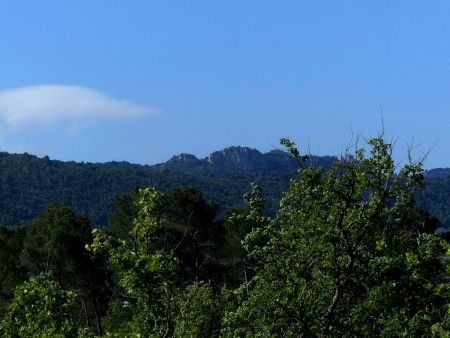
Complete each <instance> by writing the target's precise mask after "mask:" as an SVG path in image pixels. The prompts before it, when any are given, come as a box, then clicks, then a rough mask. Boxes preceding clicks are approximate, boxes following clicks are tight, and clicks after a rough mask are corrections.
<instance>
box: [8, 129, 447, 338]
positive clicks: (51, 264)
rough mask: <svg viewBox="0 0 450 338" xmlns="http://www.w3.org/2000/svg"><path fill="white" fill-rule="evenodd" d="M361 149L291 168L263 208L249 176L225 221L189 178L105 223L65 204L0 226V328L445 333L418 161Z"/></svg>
mask: <svg viewBox="0 0 450 338" xmlns="http://www.w3.org/2000/svg"><path fill="white" fill-rule="evenodd" d="M369 146H370V149H371V151H370V154H369V155H364V152H362V151H358V152H357V161H355V160H352V159H349V158H347V159H341V160H339V161H335V162H334V164H333V166H332V167H331V168H328V169H324V168H314V167H312V166H305V167H304V168H301V169H300V173H299V175H298V177H297V178H296V179H294V180H292V181H291V184H290V186H289V188H288V189H287V190H286V191H285V193H284V194H283V198H282V200H281V202H280V204H279V208H278V211H277V214H276V215H275V216H273V217H267V216H265V215H264V213H263V210H264V204H265V202H264V197H263V196H262V194H261V192H262V190H261V187H259V186H258V185H256V184H251V186H250V187H249V189H248V192H247V193H246V194H245V195H244V200H245V205H244V206H243V207H242V208H234V209H229V210H227V211H226V217H225V218H224V220H218V219H217V217H216V215H217V214H216V213H217V206H216V205H214V204H211V203H208V202H207V201H205V200H204V198H203V196H202V193H201V192H200V191H198V190H195V189H187V188H183V189H181V188H179V189H173V190H170V191H168V192H165V193H163V192H159V191H157V190H155V189H154V188H151V187H146V188H141V189H138V190H136V191H135V192H134V193H133V194H132V195H131V196H128V197H122V198H121V199H119V200H118V203H117V207H116V209H115V211H114V216H113V218H112V220H113V222H112V223H111V225H110V226H109V227H108V228H105V229H99V228H95V229H92V227H91V224H90V222H89V219H88V218H87V217H85V216H83V215H79V214H77V213H75V212H74V211H73V210H71V209H70V208H69V207H67V206H65V205H60V204H59V205H53V206H51V207H49V208H48V209H46V210H45V211H44V212H43V213H42V214H41V215H39V216H38V217H36V218H35V219H34V220H33V221H31V222H30V223H29V224H27V225H26V226H18V227H13V228H6V227H3V226H0V336H2V337H20V338H22V337H24V338H25V337H34V336H39V337H73V338H81V337H83V338H86V337H100V336H108V337H180V338H181V337H183V338H184V337H198V338H203V337H224V338H227V337H230V338H231V337H398V336H400V337H448V336H449V334H450V318H449V315H448V304H449V303H450V287H449V284H448V271H449V268H450V266H449V261H447V260H445V259H442V257H443V256H444V255H448V253H449V252H450V246H449V244H448V242H446V241H445V240H444V239H443V238H441V237H439V236H437V235H435V230H436V226H437V223H436V221H435V219H433V218H432V217H430V215H429V214H428V213H427V212H426V211H424V210H423V209H422V208H421V207H419V206H418V205H417V204H416V202H415V198H414V197H415V193H416V192H417V191H418V190H420V189H421V187H422V185H423V179H424V176H423V171H422V169H421V164H420V163H417V164H408V165H406V166H405V167H403V168H402V169H401V170H400V171H399V172H396V171H395V170H396V168H397V167H396V165H395V163H394V161H393V160H392V158H391V157H390V155H389V154H390V150H391V145H390V144H386V143H385V142H384V141H383V140H382V139H380V138H377V139H372V140H370V141H369ZM287 147H288V149H289V150H290V152H291V153H292V154H293V155H295V156H296V158H297V159H298V160H301V159H302V157H301V156H298V151H297V150H296V149H295V145H294V144H293V143H287ZM35 160H36V159H35ZM72 165H74V164H72Z"/></svg>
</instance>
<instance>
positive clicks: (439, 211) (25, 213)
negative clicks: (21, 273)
mask: <svg viewBox="0 0 450 338" xmlns="http://www.w3.org/2000/svg"><path fill="white" fill-rule="evenodd" d="M335 160H337V157H334V156H311V159H310V164H312V165H313V166H320V167H324V168H329V167H330V166H331V165H332V163H333V161H335ZM298 168H299V163H298V162H297V161H296V160H295V159H294V158H292V157H291V155H290V154H288V153H287V152H285V151H282V150H272V151H269V152H267V153H261V152H259V151H258V150H256V149H252V148H248V147H229V148H225V149H223V150H221V151H216V152H213V153H211V154H210V155H209V156H207V157H205V158H204V159H199V158H197V157H196V156H194V155H191V154H180V155H175V156H173V157H172V158H171V159H170V160H168V161H166V162H164V163H160V164H156V165H139V164H132V163H128V162H107V163H84V162H82V163H76V162H73V161H70V162H63V161H56V160H50V159H49V158H48V157H44V158H38V157H36V156H34V155H30V154H27V153H25V154H9V153H6V152H2V153H0V224H4V225H8V226H12V225H17V224H22V223H26V222H28V221H30V220H31V219H33V218H35V217H36V216H38V215H39V214H41V213H42V211H43V210H44V209H45V208H46V207H47V206H48V205H50V204H52V203H57V202H64V203H66V204H68V205H69V206H70V207H71V208H73V209H74V210H75V211H77V212H81V213H84V214H86V215H87V216H88V217H89V218H90V219H91V221H92V222H93V225H95V226H100V227H102V226H106V225H107V223H108V218H109V217H110V214H111V213H112V211H113V209H114V200H115V198H116V197H117V196H118V195H122V194H130V193H131V192H132V191H133V189H134V188H135V187H136V186H154V187H156V188H157V189H160V190H162V191H167V190H169V189H171V188H174V187H183V186H189V187H194V188H197V189H199V190H200V191H202V192H203V194H204V196H205V198H206V199H207V200H208V201H210V202H214V203H217V204H218V205H219V206H220V210H221V211H223V210H224V209H226V208H229V207H233V206H238V205H242V203H243V199H242V195H243V194H244V193H245V192H246V191H247V190H248V189H249V185H250V182H253V181H255V182H257V183H258V184H260V185H261V186H262V187H263V188H264V193H265V198H266V209H267V213H268V214H274V213H275V211H276V208H277V205H278V201H279V199H280V196H281V194H282V192H283V191H285V190H286V189H287V187H288V184H289V180H290V179H291V178H293V177H296V175H297V170H298ZM426 180H427V186H426V188H425V190H424V191H423V192H422V193H420V194H419V195H418V201H419V203H421V204H422V205H423V206H424V207H425V208H426V209H427V210H429V211H430V212H431V213H432V214H434V215H436V216H438V217H439V219H440V220H441V222H442V225H443V226H446V227H450V217H449V216H448V215H450V169H448V168H447V169H442V168H438V169H432V170H429V171H427V172H426ZM219 214H220V215H223V213H219Z"/></svg>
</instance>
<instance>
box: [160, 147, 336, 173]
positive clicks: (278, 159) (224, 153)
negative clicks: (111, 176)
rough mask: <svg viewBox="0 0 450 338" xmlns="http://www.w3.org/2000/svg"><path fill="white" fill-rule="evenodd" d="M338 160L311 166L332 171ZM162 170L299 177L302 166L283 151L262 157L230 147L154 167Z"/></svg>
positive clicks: (315, 158) (325, 159) (325, 158)
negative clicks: (296, 175)
mask: <svg viewBox="0 0 450 338" xmlns="http://www.w3.org/2000/svg"><path fill="white" fill-rule="evenodd" d="M335 160H337V157H335V156H311V159H310V161H311V163H312V164H313V165H314V166H317V167H326V168H329V167H331V165H332V163H333V161H335ZM153 167H155V168H159V169H166V170H172V171H180V172H185V173H190V174H194V175H208V176H210V175H212V176H214V175H220V174H223V173H231V172H272V173H295V172H297V170H298V169H299V163H298V162H297V160H296V159H294V158H293V157H292V156H291V155H290V154H289V153H287V152H286V151H283V150H278V149H275V150H271V151H269V152H266V153H261V152H260V151H259V150H256V149H253V148H249V147H239V146H234V147H228V148H225V149H223V150H220V151H215V152H213V153H211V154H210V155H208V156H207V157H205V158H204V159H199V158H197V157H196V156H195V155H192V154H186V153H183V154H180V155H175V156H173V157H172V158H171V159H169V160H168V161H166V162H164V163H160V164H157V165H154V166H153Z"/></svg>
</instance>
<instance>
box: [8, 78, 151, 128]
mask: <svg viewBox="0 0 450 338" xmlns="http://www.w3.org/2000/svg"><path fill="white" fill-rule="evenodd" d="M154 112H155V110H154V109H151V108H149V107H145V106H141V105H138V104H135V103H131V102H128V101H124V100H117V99H114V98H111V97H109V96H107V95H105V94H104V93H101V92H98V91H96V90H94V89H91V88H87V87H82V86H67V85H40V86H31V87H22V88H16V89H8V90H0V120H1V121H2V123H3V124H5V125H6V126H7V127H9V128H13V129H15V128H18V127H21V126H24V125H30V124H31V125H33V124H40V125H49V124H52V123H55V122H58V121H61V120H70V121H75V120H85V119H108V120H110V119H120V118H132V117H137V116H142V115H148V114H152V113H154Z"/></svg>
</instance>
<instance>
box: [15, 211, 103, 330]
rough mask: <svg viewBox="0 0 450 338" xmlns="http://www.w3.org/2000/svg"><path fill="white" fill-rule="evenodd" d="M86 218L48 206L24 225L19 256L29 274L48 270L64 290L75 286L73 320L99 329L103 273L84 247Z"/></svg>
mask: <svg viewBox="0 0 450 338" xmlns="http://www.w3.org/2000/svg"><path fill="white" fill-rule="evenodd" d="M91 240H92V238H91V227H90V222H89V219H88V218H87V217H85V216H81V215H78V214H76V213H75V212H74V211H72V210H71V209H70V208H69V207H67V206H66V205H64V204H54V205H52V206H50V207H49V208H48V209H47V210H46V211H45V212H44V213H43V214H42V215H41V216H40V217H38V218H36V219H35V220H34V221H33V222H32V223H31V224H29V225H28V226H27V227H26V237H25V239H24V243H23V250H22V253H21V256H20V259H21V265H22V267H23V268H24V269H26V271H27V273H28V275H29V276H31V275H37V274H39V273H41V272H52V273H53V276H54V278H56V280H57V281H58V283H59V284H60V285H61V286H62V287H63V288H64V289H67V290H76V292H77V294H78V295H79V297H77V304H76V307H77V310H76V311H74V313H75V314H76V315H74V318H73V319H74V320H75V321H76V322H77V323H78V324H79V325H83V326H89V327H91V328H94V329H95V330H96V331H97V332H98V333H99V334H101V333H102V331H103V329H102V324H101V316H102V313H103V312H104V309H103V306H102V303H105V299H104V298H105V297H106V296H105V285H104V281H105V274H104V270H103V266H102V264H101V261H100V260H93V259H92V258H91V257H90V255H89V253H88V252H87V251H86V250H85V246H86V245H87V244H89V243H90V242H91Z"/></svg>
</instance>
